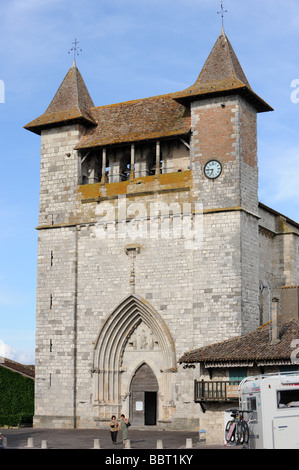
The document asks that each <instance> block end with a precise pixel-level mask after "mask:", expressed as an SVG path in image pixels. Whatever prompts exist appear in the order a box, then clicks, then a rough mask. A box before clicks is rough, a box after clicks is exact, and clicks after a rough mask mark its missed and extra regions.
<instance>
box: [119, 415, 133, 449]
mask: <svg viewBox="0 0 299 470" xmlns="http://www.w3.org/2000/svg"><path fill="white" fill-rule="evenodd" d="M129 426H131V425H130V423H129V420H128V419H126V417H125V415H123V414H122V415H120V430H121V434H122V439H123V444H125V443H126V439H127V437H128V427H129Z"/></svg>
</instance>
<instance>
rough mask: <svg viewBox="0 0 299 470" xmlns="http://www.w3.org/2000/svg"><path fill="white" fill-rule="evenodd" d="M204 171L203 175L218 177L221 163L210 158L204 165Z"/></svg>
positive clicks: (212, 177) (211, 177)
mask: <svg viewBox="0 0 299 470" xmlns="http://www.w3.org/2000/svg"><path fill="white" fill-rule="evenodd" d="M204 171H205V175H206V177H207V178H210V179H215V178H218V176H219V175H220V174H221V172H222V166H221V163H219V162H218V161H217V160H211V161H209V162H208V163H207V164H206V165H205V170H204Z"/></svg>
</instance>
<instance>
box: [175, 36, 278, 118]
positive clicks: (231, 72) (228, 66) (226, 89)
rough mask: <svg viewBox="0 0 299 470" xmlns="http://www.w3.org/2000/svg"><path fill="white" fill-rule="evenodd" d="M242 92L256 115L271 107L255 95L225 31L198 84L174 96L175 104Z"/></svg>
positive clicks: (206, 63) (205, 65) (207, 61)
mask: <svg viewBox="0 0 299 470" xmlns="http://www.w3.org/2000/svg"><path fill="white" fill-rule="evenodd" d="M235 92H238V93H241V94H243V95H244V97H246V98H247V99H248V100H249V101H251V102H252V104H253V106H254V107H255V108H256V109H257V111H259V112H263V111H270V110H272V108H271V107H270V106H269V105H268V104H267V103H265V102H264V101H263V100H262V99H261V98H260V97H259V96H257V95H256V94H255V93H254V92H253V90H252V88H251V86H250V84H249V82H248V80H247V78H246V76H245V73H244V72H243V69H242V67H241V65H240V62H239V60H238V58H237V56H236V54H235V51H234V49H233V47H232V45H231V43H230V41H229V39H228V38H227V36H226V34H225V32H224V29H223V28H222V31H221V34H220V36H219V37H218V39H217V41H216V43H215V45H214V47H213V49H212V51H211V53H210V55H209V57H208V59H207V60H206V62H205V64H204V66H203V69H202V71H201V73H200V75H199V77H198V79H197V81H196V82H195V83H194V85H192V86H191V87H189V88H187V89H186V90H183V91H181V92H178V93H175V94H174V99H176V100H178V101H186V100H198V99H203V98H206V97H207V95H211V94H214V95H224V94H232V93H235Z"/></svg>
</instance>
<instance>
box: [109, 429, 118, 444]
mask: <svg viewBox="0 0 299 470" xmlns="http://www.w3.org/2000/svg"><path fill="white" fill-rule="evenodd" d="M117 432H118V431H110V434H111V439H112V442H113V443H115V442H116V439H117Z"/></svg>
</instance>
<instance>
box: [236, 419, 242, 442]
mask: <svg viewBox="0 0 299 470" xmlns="http://www.w3.org/2000/svg"><path fill="white" fill-rule="evenodd" d="M242 424H243V423H242V421H241V422H240V421H238V422H237V423H236V432H235V436H236V445H239V444H243V442H244V434H243V426H242Z"/></svg>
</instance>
